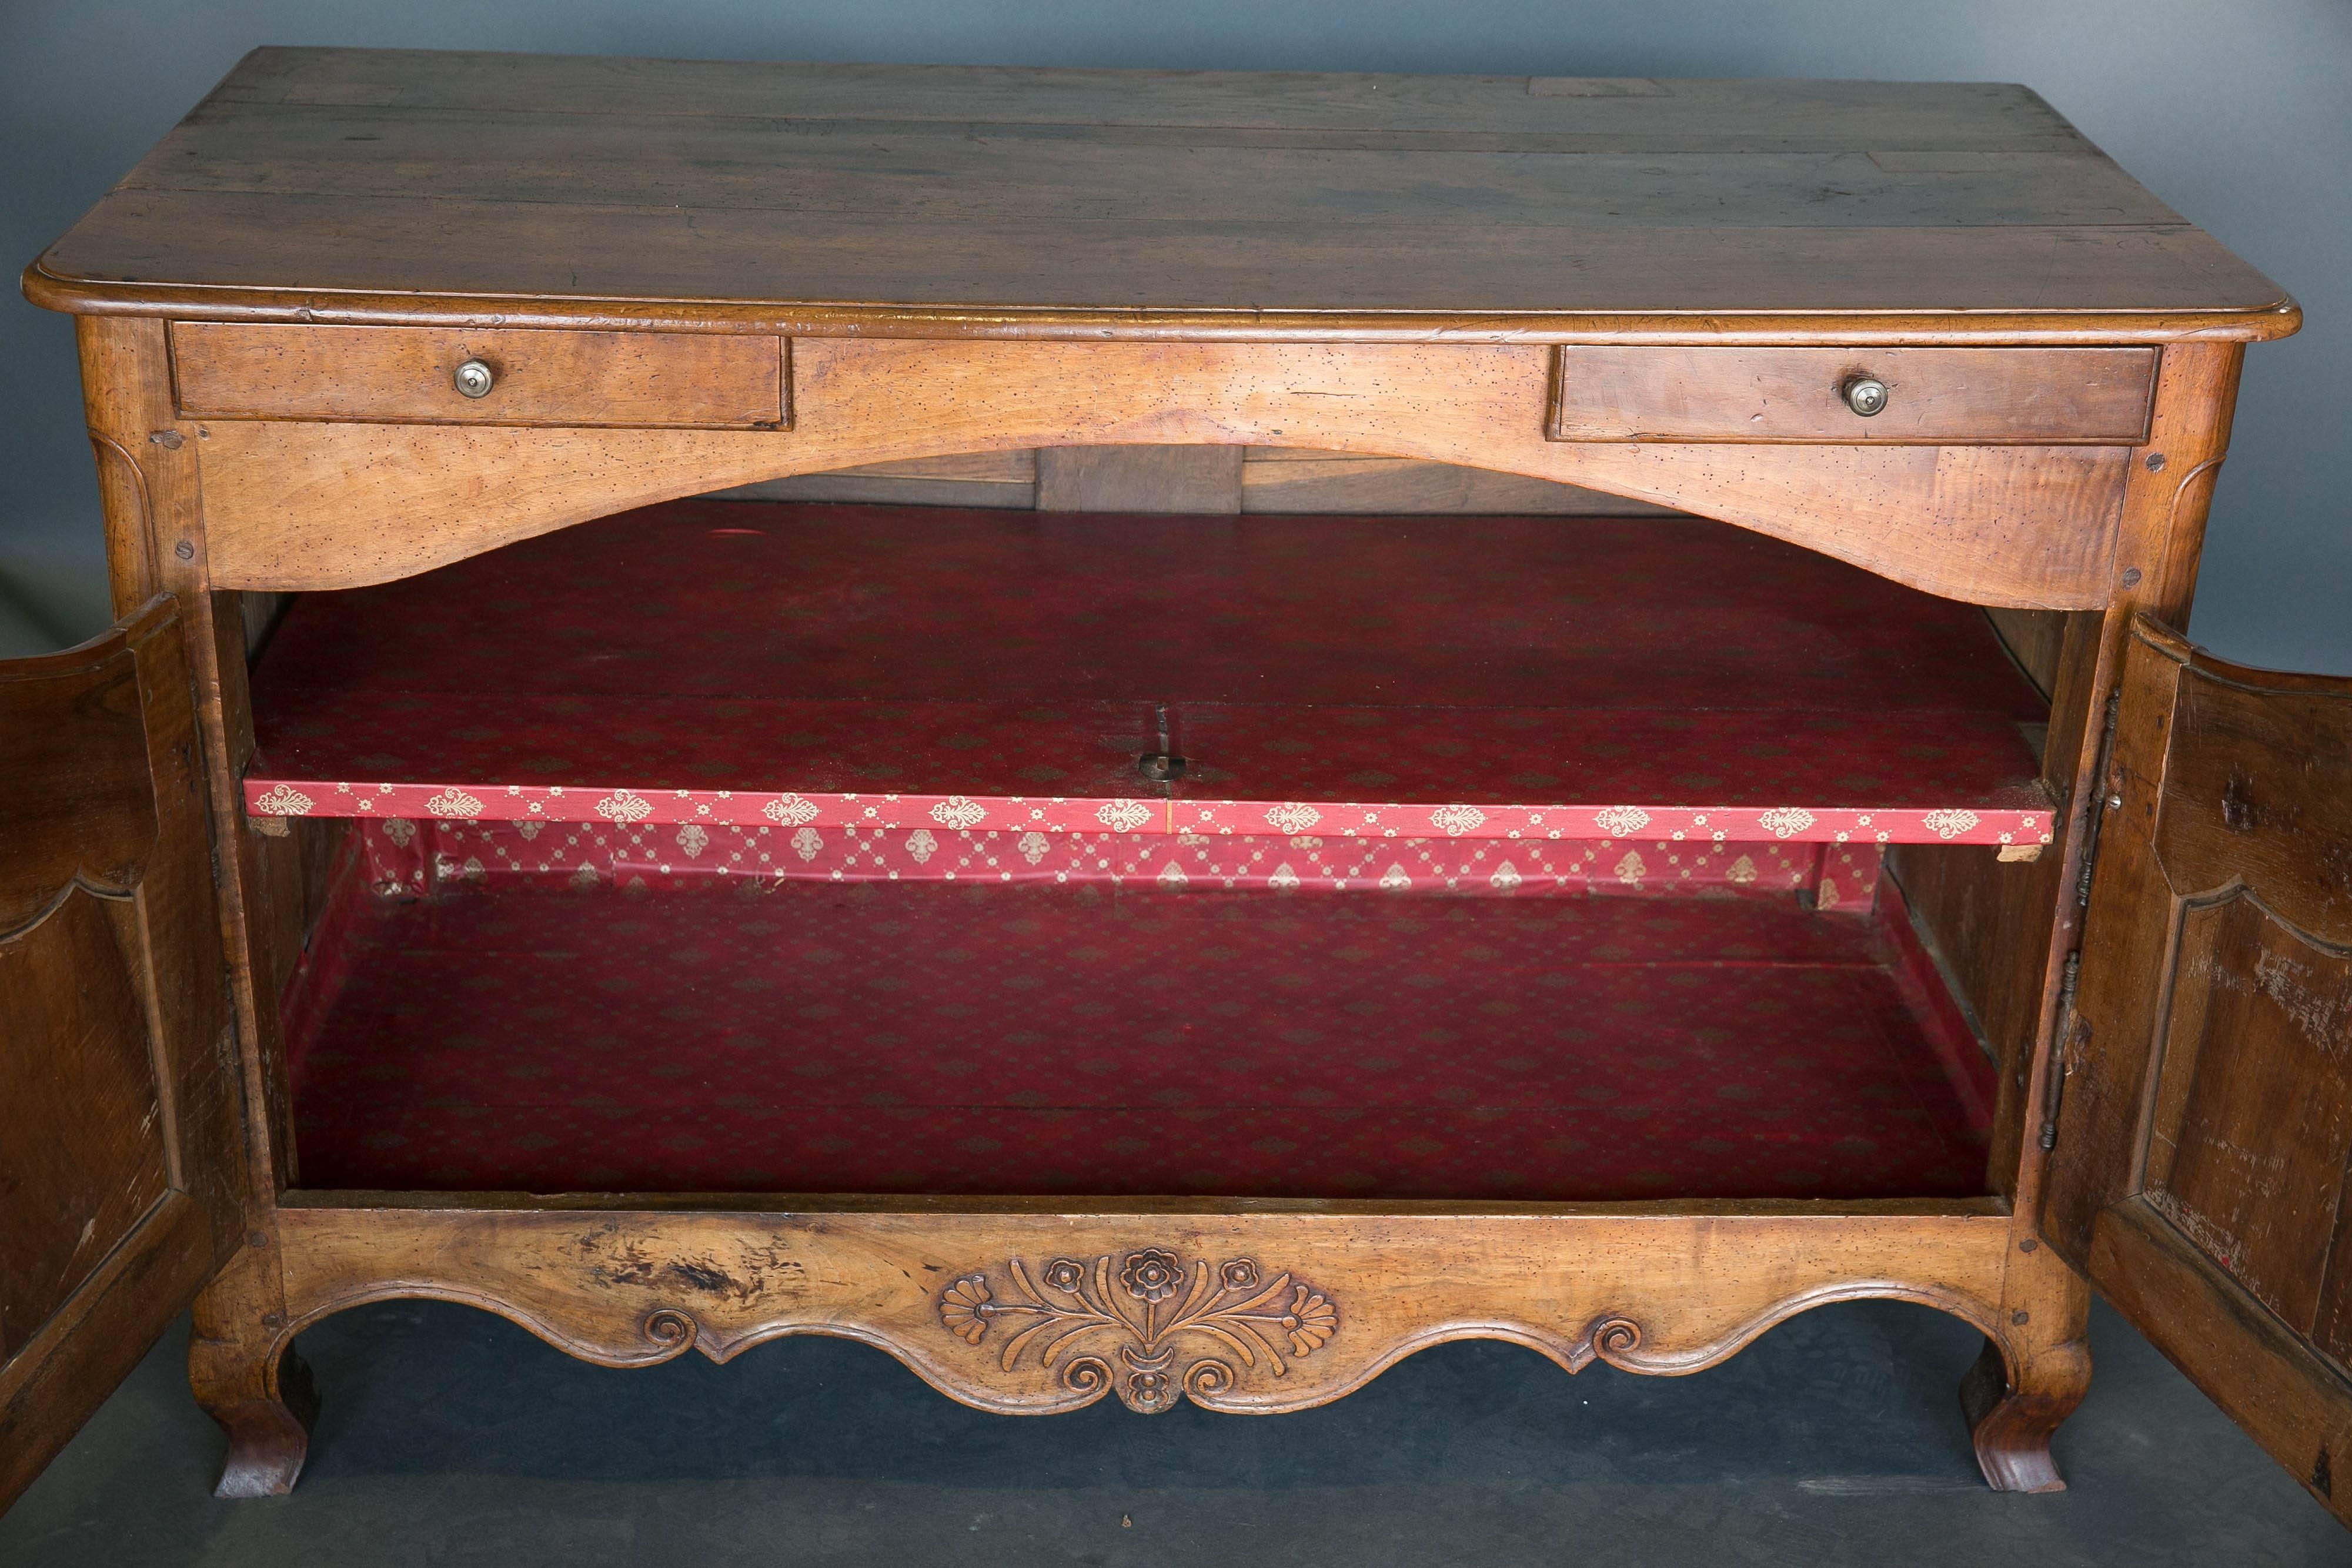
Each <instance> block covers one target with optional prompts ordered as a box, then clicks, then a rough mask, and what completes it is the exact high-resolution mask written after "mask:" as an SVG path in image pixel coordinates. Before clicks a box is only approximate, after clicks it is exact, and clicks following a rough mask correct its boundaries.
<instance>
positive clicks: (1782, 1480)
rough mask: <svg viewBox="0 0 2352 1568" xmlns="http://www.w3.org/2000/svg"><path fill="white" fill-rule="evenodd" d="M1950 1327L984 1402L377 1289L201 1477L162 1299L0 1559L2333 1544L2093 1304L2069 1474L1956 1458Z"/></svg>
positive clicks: (2192, 1555) (2071, 1555)
mask: <svg viewBox="0 0 2352 1568" xmlns="http://www.w3.org/2000/svg"><path fill="white" fill-rule="evenodd" d="M1978 1343H1979V1341H1978V1339H1977V1336H1976V1335H1975V1333H1974V1332H1973V1331H1971V1330H1969V1328H1967V1327H1966V1326H1965V1325H1963V1324H1961V1323H1958V1322H1955V1321H1953V1320H1951V1319H1948V1318H1946V1317H1944V1316H1942V1315H1941V1314H1939V1313H1937V1312H1930V1311H1928V1310H1927V1309H1924V1308H1916V1307H1908V1306H1903V1305H1899V1304H1895V1303H1888V1302H1861V1303H1853V1304H1848V1305H1842V1306H1834V1307H1827V1308H1823V1309H1821V1310H1819V1311H1817V1312H1811V1313H1809V1314H1806V1315H1805V1316H1802V1317H1800V1318H1798V1319H1796V1320H1795V1321H1793V1322H1790V1323H1788V1324H1785V1325H1783V1326H1782V1327H1780V1328H1779V1329H1776V1330H1774V1331H1773V1332H1772V1333H1769V1334H1768V1335H1766V1336H1765V1337H1764V1339H1762V1340H1761V1341H1759V1342H1758V1343H1757V1344H1755V1345H1754V1346H1753V1347H1751V1348H1750V1349H1749V1350H1748V1351H1747V1352H1746V1353H1744V1354H1740V1355H1738V1356H1736V1357H1734V1358H1733V1359H1732V1360H1731V1361H1729V1362H1728V1363H1727V1364H1724V1365H1723V1366H1720V1367H1718V1368H1716V1369H1715V1370H1713V1371H1711V1372H1707V1373H1705V1374H1702V1375H1697V1376H1694V1377H1687V1378H1644V1377H1635V1376H1630V1375H1624V1374H1622V1373H1618V1372H1616V1371H1614V1370H1612V1369H1611V1368H1609V1367H1606V1366H1596V1367H1594V1368H1592V1369H1591V1370H1589V1371H1587V1372H1586V1373H1584V1374H1583V1375H1581V1376H1579V1377H1575V1378H1570V1377H1569V1376H1567V1375H1565V1374H1562V1373H1560V1372H1559V1371H1558V1370H1557V1369H1556V1368H1554V1367H1552V1366H1551V1365H1550V1364H1548V1363H1546V1362H1544V1361H1542V1360H1541V1359H1540V1358H1538V1356H1536V1355H1535V1354H1532V1353H1530V1352H1528V1351H1524V1350H1520V1349H1517V1347H1514V1346H1509V1345H1501V1344H1490V1343H1479V1344H1456V1345H1447V1346H1444V1347H1441V1348H1439V1349H1437V1350H1433V1351H1429V1352H1425V1353H1423V1354H1420V1355H1417V1356H1414V1357H1412V1359H1411V1360H1409V1361H1407V1362H1405V1363H1404V1364H1402V1365H1400V1366H1398V1367H1396V1368H1394V1369H1393V1370H1391V1371H1390V1372H1389V1373H1387V1374H1386V1375H1383V1376H1381V1378H1379V1379H1378V1380H1376V1381H1375V1382H1374V1383H1372V1384H1371V1385H1370V1386H1369V1387H1367V1388H1365V1389H1364V1390H1362V1391H1361V1392H1360V1393H1358V1394H1355V1395H1353V1396H1350V1397H1349V1398H1347V1399H1344V1400H1341V1401H1340V1402H1339V1403H1338V1404H1337V1405H1333V1406H1328V1407H1326V1408H1324V1409H1321V1410H1315V1411H1308V1412H1306V1413H1304V1414H1301V1415H1297V1416H1276V1417H1271V1418H1260V1419H1245V1418H1243V1417H1238V1416H1213V1415H1209V1414H1207V1413H1205V1412H1202V1411H1200V1410H1196V1409H1193V1408H1192V1407H1191V1406H1181V1407H1179V1408H1178V1409H1176V1410H1174V1411H1172V1412H1171V1413H1169V1414H1167V1415H1164V1416H1133V1415H1130V1414H1129V1413H1128V1412H1127V1411H1126V1410H1125V1409H1123V1408H1121V1407H1120V1406H1118V1405H1117V1404H1115V1403H1109V1402H1106V1403H1105V1404H1103V1405H1098V1406H1094V1407H1093V1408H1091V1409H1089V1410H1087V1411H1083V1412H1080V1413H1078V1414H1076V1415H1070V1416H1048V1417H1037V1418H1020V1417H1013V1416H989V1415H983V1414H981V1413H979V1412H977V1411H972V1410H969V1409H966V1408H964V1407H963V1406H960V1405H957V1404H954V1403H952V1402H951V1401H950V1400H948V1399H946V1398H944V1397H942V1396H940V1395H938V1394H935V1393H933V1392H932V1391H931V1390H929V1388H927V1387H925V1386H924V1385H922V1384H921V1383H919V1381H917V1379H916V1378H915V1377H914V1375H912V1374H910V1373H908V1372H907V1371H905V1370H904V1369H903V1368H901V1367H900V1366H898V1364H897V1363H895V1362H893V1361H890V1360H888V1359H887V1358H886V1357H885V1356H883V1355H882V1354H879V1353H878V1352H876V1351H871V1350H867V1349H866V1348H864V1347H862V1346H858V1345H854V1344H850V1343H845V1342H839V1341H828V1340H818V1339H807V1340H797V1341H784V1342H782V1343H774V1344H770V1345H766V1346H762V1347H761V1348H759V1349H756V1350H752V1351H750V1352H748V1353H746V1354H744V1355H743V1356H742V1357H740V1359H739V1360H737V1361H736V1362H735V1363H734V1364H732V1365H730V1366H724V1367H720V1366H714V1365H712V1364H709V1362H707V1361H705V1360H704V1359H703V1358H701V1357H700V1356H697V1355H688V1356H686V1357H684V1358H682V1359H681V1360H679V1361H677V1362H675V1363H672V1364H669V1365H667V1366H664V1367H658V1368H655V1369H651V1370H647V1371H641V1372H633V1373H618V1372H608V1371H604V1370H602V1369H599V1368H595V1367H591V1366H587V1365H584V1364H579V1363H576V1362H572V1361H571V1360H569V1359H567V1358H566V1357H564V1356H563V1355H562V1354H559V1353H557V1352H556V1351H554V1350H551V1349H550V1348H548V1347H547V1346H545V1345H543V1344H541V1343H539V1342H538V1341H537V1340H535V1339H533V1338H531V1337H530V1335H529V1334H527V1333H524V1332H523V1331H521V1330H520V1329H517V1328H514V1327H512V1326H511V1325H509V1324H508V1323H506V1322H502V1321H500V1320H499V1319H495V1318H491V1317H488V1316H487V1315H485V1314H482V1313H478V1312H471V1311H468V1310H467V1309H464V1308H459V1307H450V1306H442V1305H437V1304H424V1303H391V1304H386V1305H381V1306H375V1307H368V1308H362V1309H360V1310H358V1311H354V1312H348V1313H345V1314H344V1315H342V1316H341V1317H338V1318H335V1319H331V1320H330V1321H329V1322H326V1323H324V1324H321V1325H320V1327H318V1328H316V1329H314V1330H312V1331H311V1332H310V1333H307V1334H305V1335H304V1336H303V1339H302V1348H303V1353H304V1354H305V1355H306V1356H307V1357H308V1358H309V1359H310V1364H311V1365H312V1368H313V1369H314V1370H315V1372H316V1373H317V1375H318V1381H319V1386H320V1394H321V1396H322V1397H323V1399H324V1401H325V1411H324V1414H323V1416H322V1417H321V1420H320V1427H319V1432H318V1438H317V1441H316V1442H315V1443H314V1445H313V1447H312V1449H311V1460H310V1469H309V1471H308V1473H307V1474H305V1475H304V1477H303V1478H302V1483H301V1485H300V1487H299V1489H297V1490H296V1492H295V1494H294V1495H293V1496H292V1497H289V1498H283V1499H276V1500H267V1501H262V1502H252V1503H227V1502H218V1501H215V1500H213V1498H212V1497H211V1496H210V1495H209V1487H210V1484H211V1481H212V1479H213V1471H214V1467H215V1465H216V1462H217V1459H218V1456H219V1453H220V1449H221V1441H220V1438H219V1436H218V1434H217V1433H216V1432H215V1429H214V1428H213V1427H212V1425H211V1423H210V1422H208V1421H207V1420H206V1419H205V1417H204V1416H203V1414H202V1413H201V1412H199V1411H198V1410H197V1409H196V1408H195V1406H194V1403H193V1402H192V1401H191V1400H190V1399H189V1396H188V1394H187V1390H186V1385H185V1383H184V1380H183V1375H182V1368H181V1357H182V1355H183V1354H184V1349H185V1345H186V1324H185V1323H184V1322H182V1323H180V1324H178V1325H176V1326H175V1327H174V1328H173V1331H172V1333H169V1334H167V1335H166V1336H165V1338H164V1340H163V1343H161V1344H159V1345H158V1346H157V1347H156V1349H155V1350H154V1352H153V1353H152V1354H150V1355H149V1356H148V1357H147V1359H146V1361H145V1362H144V1363H143V1364H142V1365H141V1366H140V1368H139V1370H138V1371H137V1372H136V1373H135V1374H134V1375H132V1376H131V1380H130V1382H128V1383H127V1384H125V1385H124V1386H123V1387H122V1389H121V1392H119V1393H118V1394H117V1395H116V1396H114V1398H113V1399H112V1400H111V1401H110V1402H109V1404H108V1405H107V1406H106V1407H105V1409H103V1410H102V1411H101V1412H100V1414H99V1416H98V1417H97V1418H96V1419H95V1420H93V1421H92V1422H91V1423H90V1425H89V1427H88V1428H87V1429H85V1430H84V1431H83V1433H82V1434H81V1436H80V1437H78V1438H76V1439H75V1441H74V1443H73V1444H72V1446H71V1447H70V1448H68V1449H67V1450H66V1452H65V1453H64V1454H63V1455H62V1456H61V1457H60V1458H58V1461H57V1462H56V1463H55V1464H54V1465H52V1466H51V1467H50V1469H49V1471H48V1473H47V1475H45V1476H44V1477H43V1478H42V1479H40V1480H39V1481H38V1482H37V1483H36V1484H35V1486H34V1488H33V1490H31V1491H30V1492H28V1493H27V1494H26V1497H25V1498H24V1500H22V1501H21V1502H19V1503H18V1504H17V1506H16V1509H15V1510H14V1511H12V1512H11V1513H10V1514H9V1515H8V1516H7V1517H6V1518H5V1520H0V1562H5V1563H10V1564H12V1565H16V1568H47V1565H50V1564H74V1565H76V1568H80V1565H83V1564H89V1563H109V1564H112V1565H118V1568H135V1565H142V1564H164V1563H172V1564H180V1563H220V1564H231V1563H234V1564H236V1565H238V1568H270V1565H275V1564H281V1563H289V1564H290V1563H335V1564H337V1565H338V1568H371V1565H373V1564H378V1563H386V1564H389V1563H499V1564H526V1563H565V1564H575V1563H576V1564H605V1563H612V1564H623V1563H626V1564H645V1565H648V1568H650V1565H667V1564H672V1563H677V1564H686V1563H692V1564H694V1565H695V1568H713V1565H716V1564H728V1563H762V1564H803V1563H844V1564H853V1563H854V1564H861V1565H863V1564H869V1563H879V1562H891V1563H913V1564H927V1563H951V1562H965V1561H973V1562H977V1561H990V1562H1002V1563H1022V1564H1034V1563H1103V1564H1113V1563H1117V1564H1126V1563H1207V1562H1213V1561H1214V1562H1233V1563H1244V1564H1247V1565H1249V1568H1275V1565H1279V1564H1288V1563H1302V1564H1307V1563H1311V1564H1317V1565H1318V1568H1320V1565H1323V1564H1328V1563H1334V1562H1339V1561H1354V1562H1358V1563H1377V1564H1420V1563H1477V1564H1480V1565H1481V1568H1488V1565H1503V1564H1513V1563H1576V1564H1578V1565H1579V1568H1599V1565H1603V1564H1616V1563H1626V1564H1633V1563H1642V1564H1649V1563H1755V1564H1766V1563H1791V1564H1794V1563H1804V1564H1832V1563H1892V1562H1902V1563H1906V1564H1929V1563H1966V1564H1969V1568H1982V1565H1983V1564H1984V1563H1986V1562H1988V1561H2001V1560H2013V1561H2020V1562H2023V1561H2031V1562H2033V1563H2036V1564H2037V1565H2040V1564H2057V1563H2133V1564H2156V1563H2230V1564H2253V1563H2264V1564H2272V1563H2276V1564H2286V1563H2338V1562H2346V1561H2352V1536H2347V1535H2346V1534H2345V1533H2344V1532H2343V1531H2340V1530H2338V1528H2337V1527H2336V1523H2335V1521H2333V1520H2332V1519H2330V1518H2329V1517H2328V1515H2327V1514H2326V1512H2325V1511H2323V1510H2322V1509H2321V1508H2320V1507H2319V1506H2318V1505H2317V1504H2316V1503H2315V1502H2313V1501H2312V1500H2310V1499H2309V1498H2307V1497H2306V1496H2305V1495H2304V1493H2303V1491H2302V1490H2301V1489H2300V1488H2299V1487H2297V1486H2296V1485H2295V1484H2294V1481H2292V1480H2291V1479H2288V1477H2287V1476H2285V1475H2284V1473H2283V1472H2281V1471H2280V1470H2278V1469H2276V1468H2275V1467H2274V1466H2273V1465H2272V1463H2271V1462H2270V1460H2269V1459H2268V1458H2265V1457H2264V1456H2263V1453H2262V1452H2261V1451H2260V1450H2259V1449H2257V1448H2255V1447H2254V1446H2253V1444H2252V1441H2251V1440H2249V1439H2248V1438H2246V1437H2244V1436H2242V1434H2241V1433H2239V1432H2238V1431H2237V1430H2236V1428H2234V1427H2231V1425H2230V1424H2229V1423H2228V1422H2227V1421H2226V1420H2225V1419H2223V1418H2222V1416H2221V1414H2220V1413H2219V1412H2218V1411H2216V1410H2215V1409H2214V1408H2213V1407H2212V1406H2210V1405H2209V1404H2207V1403H2206V1402H2205V1400H2204V1398H2203V1397H2202V1396H2200V1395H2199V1394H2198V1393H2197V1392H2196V1391H2195V1390H2194V1389H2193V1388H2191V1387H2190V1386H2189V1385H2188V1383H2187V1382H2185V1381H2184V1380H2183V1379H2182V1378H2181V1377H2180V1375H2179V1374H2178V1373H2176V1372H2175V1371H2173V1370H2172V1368H2171V1367H2170V1366H2168V1364H2165V1362H2164V1361H2163V1360H2162V1359H2161V1358H2160V1357H2159V1356H2158V1355H2157V1354H2156V1353H2155V1352H2154V1351H2153V1350H2151V1349H2150V1348H2149V1347H2148V1346H2147V1343H2145V1342H2144V1341H2142V1340H2140V1339H2139V1338H2138V1337H2137V1335H2136V1334H2135V1333H2133V1332H2132V1331H2131V1329H2130V1328H2129V1327H2127V1326H2126V1325H2125V1324H2124V1323H2122V1322H2120V1321H2119V1320H2117V1319H2116V1318H2115V1317H2114V1316H2113V1314H2111V1313H2108V1312H2105V1309H2104V1308H2100V1309H2097V1310H2096V1315H2095V1318H2094V1320H2093V1349H2094V1354H2095V1356H2096V1358H2097V1363H2098V1374H2097V1376H2096V1378H2095V1381H2094V1384H2093V1386H2092V1392H2091V1396H2090V1399H2089V1400H2088V1401H2087V1402H2086V1403H2085V1404H2084V1407H2083V1409H2082V1410H2081V1412H2080V1413H2079V1414H2077V1415H2076V1416H2075V1417H2074V1420H2073V1421H2072V1422H2071V1423H2069V1424H2068V1426H2067V1427H2066V1428H2065V1429H2064V1430H2063V1432H2062V1433H2061V1434H2060V1437H2059V1440H2058V1443H2059V1447H2058V1456H2059V1461H2060V1464H2061V1466H2062V1468H2063V1469H2064V1470H2065V1472H2066V1474H2067V1476H2068V1478H2069V1479H2070V1480H2071V1481H2072V1483H2073V1488H2072V1490H2069V1491H2068V1492H2066V1493H2064V1494H2063V1495H2061V1496H2055V1497H2041V1498H2021V1497H2003V1496H1998V1495H1995V1494H1993V1493H1991V1492H1989V1491H1987V1490H1984V1488H1983V1485H1982V1483H1981V1482H1980V1481H1979V1479H1978V1478H1977V1474H1976V1467H1975V1463H1974V1461H1973V1460H1972V1458H1970V1457H1969V1448H1968V1443H1967V1438H1966V1436H1965V1434H1964V1433H1963V1431H1962V1429H1961V1427H1960V1421H1959V1416H1958V1406H1957V1402H1956V1399H1955V1396H1954V1389H1955V1387H1956V1385H1957V1384H1958V1378H1959V1375H1960V1374H1961V1372H1962V1371H1963V1370H1964V1369H1965V1368H1966V1367H1967V1365H1968V1364H1969V1361H1970V1360H1971V1359H1972V1358H1973V1356H1974V1355H1975V1354H1976V1347H1977V1345H1978Z"/></svg>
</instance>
